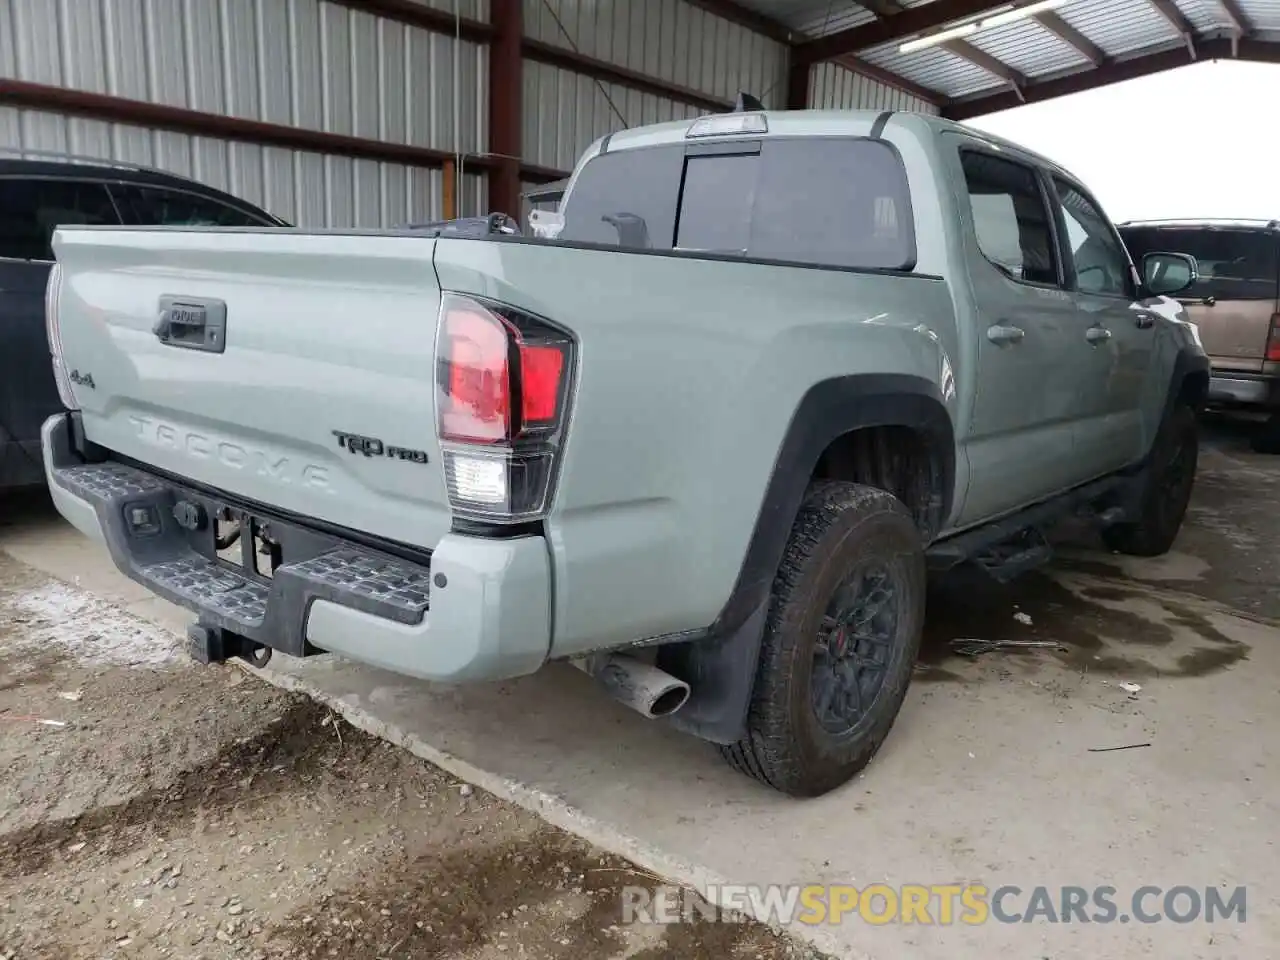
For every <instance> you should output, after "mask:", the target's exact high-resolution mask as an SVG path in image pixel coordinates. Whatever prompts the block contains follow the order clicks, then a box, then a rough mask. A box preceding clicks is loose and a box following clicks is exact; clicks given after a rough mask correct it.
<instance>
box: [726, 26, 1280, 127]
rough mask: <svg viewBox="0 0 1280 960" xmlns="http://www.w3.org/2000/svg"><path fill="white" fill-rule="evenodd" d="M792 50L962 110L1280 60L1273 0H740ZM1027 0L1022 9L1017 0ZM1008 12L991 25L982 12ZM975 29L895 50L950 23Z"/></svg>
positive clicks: (948, 111)
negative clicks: (1212, 64) (1231, 63)
mask: <svg viewBox="0 0 1280 960" xmlns="http://www.w3.org/2000/svg"><path fill="white" fill-rule="evenodd" d="M736 3H737V5H738V6H739V7H745V8H748V9H749V10H750V11H752V12H753V13H754V14H757V15H759V16H762V17H767V18H769V20H771V21H774V22H776V23H778V24H779V25H780V26H781V27H782V28H783V29H786V30H789V31H791V35H792V36H791V39H792V42H793V43H795V44H796V46H795V48H794V49H795V51H796V55H797V56H799V57H800V58H801V60H802V61H808V62H811V63H816V62H821V61H825V60H835V61H837V62H839V63H842V64H843V65H845V66H848V67H850V68H851V69H855V70H857V69H865V70H867V71H869V72H871V73H872V74H873V75H874V76H876V77H877V78H879V79H882V80H888V81H890V82H894V81H895V80H896V81H897V82H898V83H899V84H900V85H901V86H902V87H903V89H906V90H909V91H910V92H911V93H913V94H915V95H916V96H922V97H925V98H926V99H929V100H931V101H933V102H934V103H936V104H937V105H938V106H939V107H940V108H941V111H942V113H943V115H944V116H950V117H955V118H958V119H964V118H967V117H972V116H977V115H980V114H983V113H990V112H993V111H995V110H1003V109H1006V108H1008V107H1013V106H1017V105H1018V104H1020V103H1026V102H1031V101H1034V100H1045V99H1049V98H1051V97H1055V96H1061V95H1063V94H1067V93H1074V92H1076V91H1078V90H1083V89H1088V88H1090V87H1096V86H1103V85H1106V84H1108V83H1116V82H1119V81H1122V80H1128V79H1132V78H1133V77H1138V76H1143V75H1146V74H1150V73H1157V72H1159V71H1162V70H1168V69H1172V68H1174V67H1177V66H1182V65H1184V64H1188V63H1193V62H1196V61H1200V60H1218V59H1228V58H1238V59H1241V60H1255V61H1263V62H1269V63H1280V0H1058V2H1054V0H1003V2H999V0H996V2H993V0H858V2H854V0H736ZM1023 7H1032V8H1033V9H1031V10H1028V11H1027V12H1026V13H1025V14H1023V15H1022V16H1020V17H1019V16H1017V11H1018V9H1019V8H1023ZM1001 14H1013V15H1014V17H1013V19H1009V18H1008V17H1004V18H1003V19H1004V20H1005V22H1002V23H999V24H998V25H995V26H990V27H987V26H985V25H983V24H982V21H983V20H984V19H986V18H989V17H993V16H999V15H1001ZM969 24H975V25H976V26H977V29H976V30H973V31H971V32H968V33H966V34H964V35H963V36H958V37H953V38H951V39H946V38H941V39H940V40H939V41H937V42H936V43H935V44H933V45H929V46H925V47H923V48H920V49H914V50H909V51H908V52H906V53H903V52H902V51H901V49H900V48H901V46H902V45H903V44H904V43H905V42H907V41H910V40H919V39H927V38H929V37H931V36H932V35H935V34H939V33H942V32H944V31H948V32H949V31H951V30H952V28H954V27H957V26H960V27H964V26H966V25H969Z"/></svg>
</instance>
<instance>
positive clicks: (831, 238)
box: [560, 138, 915, 270]
mask: <svg viewBox="0 0 1280 960" xmlns="http://www.w3.org/2000/svg"><path fill="white" fill-rule="evenodd" d="M562 212H563V214H564V221H565V225H564V229H563V230H562V231H561V233H560V239H561V240H571V241H577V242H580V243H598V244H605V245H609V246H615V247H623V248H626V249H633V250H684V251H690V252H697V253H713V254H718V255H724V256H740V257H751V258H755V259H761V260H780V261H785V262H794V263H800V264H811V265H822V266H838V267H857V268H874V269H889V270H909V269H911V268H912V267H914V265H915V237H914V234H913V232H912V215H911V204H910V195H909V191H908V188H907V178H906V172H905V171H904V170H903V167H902V161H901V160H900V159H899V157H898V154H897V152H896V151H895V150H894V149H893V148H892V147H891V146H889V145H888V144H886V143H884V142H882V141H877V140H869V139H865V138H805V139H791V140H784V139H777V140H770V139H764V140H754V141H731V142H722V143H714V144H712V143H698V144H689V145H686V144H683V143H681V144H674V145H671V146H661V147H648V148H641V149H636V150H619V151H616V152H614V153H605V154H601V155H600V156H597V157H595V158H593V159H592V160H590V161H589V162H588V163H587V164H586V166H584V167H583V169H582V172H581V173H580V174H579V175H578V179H577V181H576V182H575V183H574V186H573V189H572V190H571V191H570V192H569V195H568V196H567V197H566V199H565V203H564V206H563V209H562Z"/></svg>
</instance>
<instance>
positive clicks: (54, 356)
mask: <svg viewBox="0 0 1280 960" xmlns="http://www.w3.org/2000/svg"><path fill="white" fill-rule="evenodd" d="M61 299H62V265H61V264H59V263H55V264H54V265H53V269H52V270H50V271H49V282H48V284H47V285H46V286H45V288H44V330H45V336H46V337H47V338H48V340H49V360H50V362H51V363H52V364H53V382H54V383H56V384H57V386H58V399H59V400H61V401H62V405H63V406H64V407H66V408H67V409H68V410H78V409H79V407H78V406H77V405H76V397H75V394H74V393H72V392H71V377H70V376H69V375H68V374H67V365H66V363H65V361H64V360H63V359H62V334H61V332H60V331H59V329H58V310H59V307H60V301H61Z"/></svg>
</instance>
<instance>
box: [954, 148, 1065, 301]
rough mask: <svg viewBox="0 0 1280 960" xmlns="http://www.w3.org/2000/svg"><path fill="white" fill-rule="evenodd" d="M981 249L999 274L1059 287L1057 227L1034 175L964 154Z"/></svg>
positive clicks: (971, 153)
mask: <svg viewBox="0 0 1280 960" xmlns="http://www.w3.org/2000/svg"><path fill="white" fill-rule="evenodd" d="M960 162H961V164H962V165H963V167H964V179H965V185H966V187H967V188H968V191H969V204H970V206H971V208H972V210H973V227H974V230H975V232H976V233H977V235H978V248H979V249H980V250H981V251H982V254H983V256H985V257H986V258H987V259H988V260H990V261H991V263H993V264H994V265H995V267H996V268H997V269H998V270H1000V272H1001V273H1003V274H1005V275H1006V276H1008V277H1010V278H1011V279H1014V280H1023V281H1026V282H1027V283H1049V284H1055V285H1056V284H1057V283H1058V282H1059V281H1058V264H1057V259H1056V257H1055V255H1054V250H1053V225H1052V221H1051V219H1050V217H1049V208H1048V207H1047V206H1046V205H1045V200H1044V194H1043V192H1042V191H1041V189H1040V182H1039V180H1038V179H1037V178H1036V174H1035V171H1033V170H1032V169H1031V168H1030V167H1028V166H1024V165H1023V164H1021V163H1015V162H1014V161H1012V160H1006V159H1004V158H1003V157H995V156H992V155H990V154H988V153H980V152H977V151H972V150H964V151H961V153H960Z"/></svg>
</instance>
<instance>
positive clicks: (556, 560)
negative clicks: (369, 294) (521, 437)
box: [436, 240, 957, 656]
mask: <svg viewBox="0 0 1280 960" xmlns="http://www.w3.org/2000/svg"><path fill="white" fill-rule="evenodd" d="M436 268H437V273H438V276H439V280H440V284H441V288H442V289H444V290H457V291H462V292H470V293H474V294H479V295H483V296H488V297H492V298H494V299H497V300H501V301H504V302H508V303H511V304H513V305H515V306H518V307H520V308H522V309H525V310H528V311H530V312H532V313H534V314H538V315H541V316H543V317H546V318H547V319H550V320H552V321H554V322H556V323H558V324H561V325H563V326H565V327H567V328H568V329H570V330H571V331H573V332H574V334H575V335H576V336H577V337H578V339H579V344H580V353H579V357H580V365H579V373H578V379H577V386H576V395H575V397H574V400H573V407H572V410H571V414H570V416H571V420H570V428H569V431H568V437H567V442H566V446H565V449H564V454H563V462H562V464H561V470H560V476H559V483H558V490H557V493H556V496H555V500H554V504H553V507H552V512H551V514H550V516H549V518H548V522H547V531H548V536H549V539H550V542H551V549H552V554H553V570H554V577H555V610H554V639H553V653H554V654H556V655H559V656H565V655H570V654H573V653H577V652H581V651H584V650H589V649H596V648H601V647H610V646H619V645H623V644H626V643H629V642H633V641H637V640H640V639H644V638H651V637H654V636H658V635H665V634H672V633H679V632H682V631H687V630H694V629H699V628H703V627H706V626H708V625H710V624H711V623H712V622H713V621H714V620H715V618H716V616H717V615H718V614H719V612H720V610H721V608H722V606H723V605H724V603H725V602H726V600H727V599H728V597H729V595H730V592H731V590H732V587H733V583H734V580H735V578H736V577H737V575H738V572H739V569H740V566H741V564H742V560H743V557H744V555H745V553H746V550H747V545H748V542H749V539H750V537H751V535H752V531H753V528H754V526H755V523H756V519H757V515H758V513H759V511H760V509H761V504H762V502H763V499H764V493H765V488H766V486H767V484H768V482H769V480H770V477H771V475H772V473H773V470H774V465H775V462H776V460H777V457H778V453H779V450H780V447H781V445H782V441H783V438H784V436H785V434H786V432H787V430H788V428H789V426H790V422H791V419H792V415H793V413H794V411H795V410H796V409H797V407H798V405H799V403H800V401H801V398H802V397H803V396H804V394H805V393H806V392H807V391H808V390H809V389H810V387H812V386H813V385H815V384H817V383H819V382H821V381H823V380H826V379H828V378H835V377H844V376H849V375H855V374H858V373H859V372H868V373H881V374H882V373H899V374H906V375H910V376H915V377H919V378H923V379H924V380H927V381H928V382H930V383H932V384H939V385H940V387H939V392H940V393H942V394H943V395H944V396H945V397H946V398H947V403H948V405H949V406H950V407H952V408H953V407H954V404H955V389H954V382H953V378H951V376H950V370H951V357H952V356H953V355H954V354H955V352H956V349H957V343H956V332H955V328H954V319H953V307H952V301H951V293H950V292H949V290H948V286H947V284H946V283H944V282H943V281H941V280H939V279H936V278H925V277H904V276H901V275H898V276H894V275H883V274H871V273H858V272H852V271H844V270H827V269H812V268H805V267H794V266H778V265H764V264H758V263H750V262H742V261H725V260H710V259H699V258H693V257H682V256H665V255H654V254H635V253H620V252H618V251H614V250H607V249H590V248H580V247H569V246H567V245H554V244H545V245H544V244H537V243H526V242H479V241H468V240H441V241H439V242H438V244H437V248H436ZM950 412H951V414H952V417H953V419H954V415H955V411H954V409H951V410H950ZM811 467H812V465H808V466H807V467H806V469H808V468H811Z"/></svg>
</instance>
